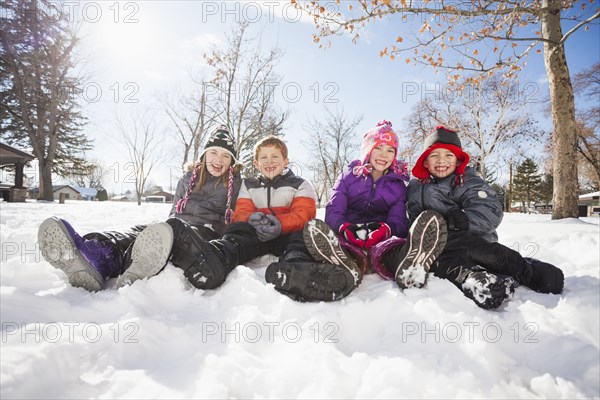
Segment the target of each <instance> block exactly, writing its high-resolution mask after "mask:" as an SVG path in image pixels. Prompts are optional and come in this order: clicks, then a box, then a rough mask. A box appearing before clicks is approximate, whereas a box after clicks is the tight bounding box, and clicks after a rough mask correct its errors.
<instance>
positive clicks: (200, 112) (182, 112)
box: [160, 79, 217, 171]
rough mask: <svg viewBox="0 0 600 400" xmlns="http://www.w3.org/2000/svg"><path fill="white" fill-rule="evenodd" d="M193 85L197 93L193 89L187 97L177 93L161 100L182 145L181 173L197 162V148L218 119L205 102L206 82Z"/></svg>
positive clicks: (206, 100)
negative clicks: (188, 164)
mask: <svg viewBox="0 0 600 400" xmlns="http://www.w3.org/2000/svg"><path fill="white" fill-rule="evenodd" d="M196 83H197V84H198V86H199V88H200V89H199V90H197V89H196V90H194V91H193V92H192V93H190V94H187V95H186V94H183V93H182V92H181V90H176V91H173V94H172V95H171V96H169V95H167V96H163V97H162V99H161V100H160V102H161V104H162V106H163V108H164V110H165V113H166V114H167V116H168V117H169V119H170V120H171V122H172V123H173V126H174V128H175V133H174V135H175V137H176V139H177V141H178V142H179V143H181V144H182V145H183V160H182V162H181V169H182V171H183V169H184V167H185V165H186V164H187V163H188V162H193V161H195V160H197V159H198V155H199V153H200V147H201V146H202V144H203V142H204V141H205V139H206V138H207V136H208V134H209V132H210V129H211V127H212V126H213V125H214V122H215V119H216V117H217V113H216V111H215V110H214V109H213V107H212V106H211V105H210V104H209V103H208V96H207V95H206V88H207V81H206V80H204V79H200V80H199V81H196Z"/></svg>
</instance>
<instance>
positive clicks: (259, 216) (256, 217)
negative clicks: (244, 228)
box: [248, 211, 269, 229]
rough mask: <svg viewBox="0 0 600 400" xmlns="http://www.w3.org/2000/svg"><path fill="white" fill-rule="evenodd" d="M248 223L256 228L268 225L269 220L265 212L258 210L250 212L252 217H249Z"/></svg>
mask: <svg viewBox="0 0 600 400" xmlns="http://www.w3.org/2000/svg"><path fill="white" fill-rule="evenodd" d="M248 223H249V224H250V225H252V226H253V227H254V229H256V228H257V227H258V226H260V225H266V224H268V223H269V221H268V220H267V219H266V218H265V214H264V213H262V212H260V211H257V212H253V213H252V214H250V218H248Z"/></svg>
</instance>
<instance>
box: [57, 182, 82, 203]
mask: <svg viewBox="0 0 600 400" xmlns="http://www.w3.org/2000/svg"><path fill="white" fill-rule="evenodd" d="M52 192H53V193H54V200H59V199H60V194H61V193H64V194H65V199H66V200H81V193H80V192H79V190H77V189H75V188H74V187H73V186H71V185H59V186H52Z"/></svg>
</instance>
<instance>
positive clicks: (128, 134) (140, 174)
mask: <svg viewBox="0 0 600 400" xmlns="http://www.w3.org/2000/svg"><path fill="white" fill-rule="evenodd" d="M116 121H117V126H118V130H119V132H120V134H121V136H122V138H123V139H124V141H125V145H126V147H127V151H128V153H129V161H130V162H131V163H132V165H133V173H134V179H135V180H134V183H135V193H136V196H137V203H138V205H141V204H142V195H143V194H144V190H145V189H146V181H147V179H148V176H149V175H150V173H151V172H152V169H153V168H154V167H155V166H156V165H157V164H158V162H159V159H158V157H157V155H156V150H157V148H158V147H159V145H160V144H161V141H160V138H161V137H162V136H163V135H162V132H158V129H157V127H156V126H155V125H154V122H152V118H150V117H149V115H148V112H146V113H144V114H139V113H134V114H130V115H129V117H128V119H127V120H126V121H124V120H123V119H121V118H119V117H118V116H117V117H116Z"/></svg>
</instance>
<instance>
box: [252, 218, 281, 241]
mask: <svg viewBox="0 0 600 400" xmlns="http://www.w3.org/2000/svg"><path fill="white" fill-rule="evenodd" d="M264 220H266V221H267V222H268V225H259V226H257V227H255V229H256V233H257V234H258V240H260V241H261V242H268V241H269V240H273V239H276V238H278V237H279V235H281V230H282V227H281V222H279V219H277V217H276V216H274V215H271V214H264Z"/></svg>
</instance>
